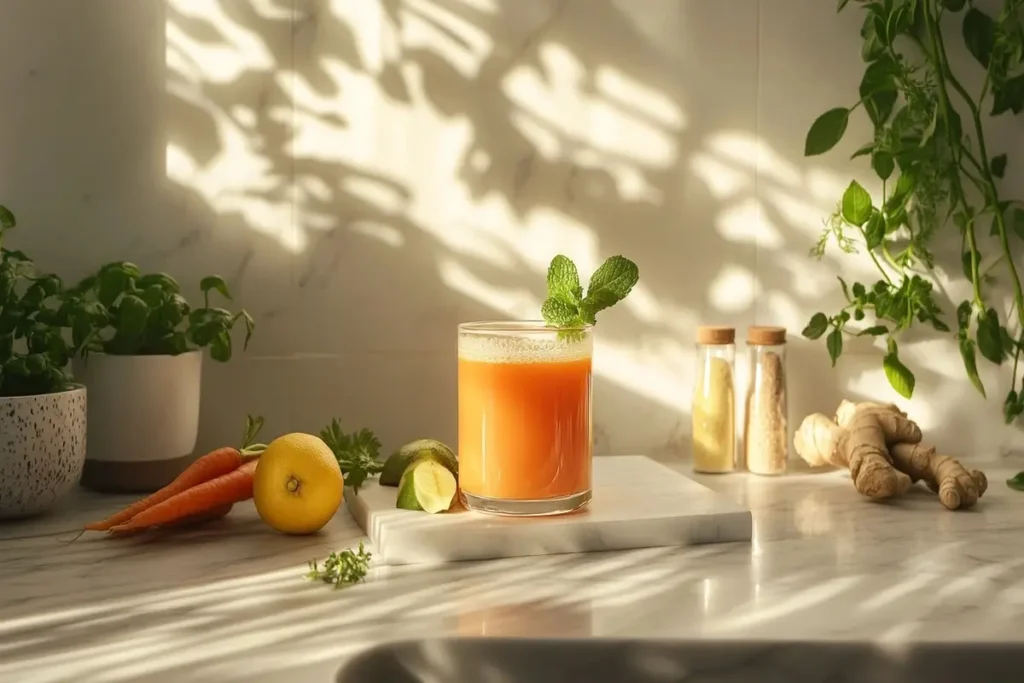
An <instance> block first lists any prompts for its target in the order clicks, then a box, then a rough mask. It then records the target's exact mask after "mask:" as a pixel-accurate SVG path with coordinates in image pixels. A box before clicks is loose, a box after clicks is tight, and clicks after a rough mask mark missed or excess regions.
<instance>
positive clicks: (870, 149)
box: [850, 142, 875, 159]
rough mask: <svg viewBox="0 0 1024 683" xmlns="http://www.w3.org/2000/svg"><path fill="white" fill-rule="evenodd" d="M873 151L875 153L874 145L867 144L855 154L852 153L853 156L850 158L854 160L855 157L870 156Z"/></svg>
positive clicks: (871, 143)
mask: <svg viewBox="0 0 1024 683" xmlns="http://www.w3.org/2000/svg"><path fill="white" fill-rule="evenodd" d="M874 151H875V143H874V142H869V143H868V144H866V145H863V146H862V147H860V148H858V149H857V151H856V152H854V153H853V154H851V155H850V158H851V159H856V158H857V157H863V156H867V155H868V154H871V153H873V152H874Z"/></svg>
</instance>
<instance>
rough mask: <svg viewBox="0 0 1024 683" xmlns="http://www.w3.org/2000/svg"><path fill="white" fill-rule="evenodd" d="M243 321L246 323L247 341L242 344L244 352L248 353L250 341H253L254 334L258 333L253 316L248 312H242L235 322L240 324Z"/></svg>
mask: <svg viewBox="0 0 1024 683" xmlns="http://www.w3.org/2000/svg"><path fill="white" fill-rule="evenodd" d="M239 319H241V320H242V322H243V323H245V341H244V342H243V343H242V350H243V351H246V350H248V348H249V340H251V339H252V333H253V332H255V331H256V323H255V321H253V319H252V316H251V315H249V312H248V311H246V310H242V311H240V312H239V313H238V314H237V315H236V316H235V320H234V322H238V320H239Z"/></svg>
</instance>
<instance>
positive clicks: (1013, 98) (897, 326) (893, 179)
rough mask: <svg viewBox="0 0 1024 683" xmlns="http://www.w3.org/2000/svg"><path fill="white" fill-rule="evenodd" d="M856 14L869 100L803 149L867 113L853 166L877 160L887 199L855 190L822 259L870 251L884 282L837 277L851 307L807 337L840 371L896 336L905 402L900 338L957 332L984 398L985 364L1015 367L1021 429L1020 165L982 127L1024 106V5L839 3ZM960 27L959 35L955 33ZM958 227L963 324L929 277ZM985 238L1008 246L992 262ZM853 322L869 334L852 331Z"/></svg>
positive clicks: (890, 348)
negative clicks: (976, 74)
mask: <svg viewBox="0 0 1024 683" xmlns="http://www.w3.org/2000/svg"><path fill="white" fill-rule="evenodd" d="M848 5H851V6H859V7H860V8H861V9H862V10H863V11H864V23H863V26H862V28H861V36H862V38H863V47H862V57H863V59H864V62H865V63H866V68H865V70H864V76H863V78H862V79H861V82H860V88H859V93H858V95H857V99H856V101H855V103H854V104H853V106H851V107H839V108H835V109H831V110H829V111H827V112H825V113H824V114H822V115H821V116H820V117H818V119H817V120H815V122H814V123H813V125H812V126H811V128H810V131H809V132H808V134H807V140H806V145H805V150H804V153H805V155H806V156H815V155H818V154H823V153H825V152H828V151H829V150H831V149H832V148H833V147H834V146H835V145H836V144H837V143H838V142H839V141H840V140H841V139H842V138H843V135H844V134H845V133H846V129H847V124H848V122H849V119H850V115H851V114H852V113H853V112H854V111H855V110H856V109H857V108H859V107H863V108H864V110H865V112H866V113H867V115H868V117H869V118H870V119H871V122H872V124H873V127H874V130H873V136H872V139H871V140H869V141H867V142H866V144H864V145H863V146H862V147H860V148H859V149H858V150H857V151H856V152H855V154H854V157H861V156H865V157H870V160H871V167H872V169H873V170H874V172H875V173H876V174H877V175H878V177H879V178H880V179H881V181H882V196H881V198H880V201H878V202H877V203H876V202H874V201H873V200H872V197H871V195H870V194H869V193H868V192H867V190H865V189H864V188H863V187H862V186H861V185H860V184H859V183H857V182H856V181H853V182H851V183H850V185H849V187H848V188H847V190H846V191H845V193H844V194H843V197H842V199H841V201H840V202H839V204H838V206H837V208H836V211H835V212H834V213H833V214H832V215H831V216H830V217H829V218H828V220H827V221H826V226H825V230H824V232H823V233H822V235H821V238H820V240H819V241H818V243H817V244H816V245H815V247H814V248H813V249H812V254H813V255H815V256H816V257H818V258H820V257H821V256H822V255H823V254H824V253H825V249H826V247H827V246H828V245H829V244H834V245H835V246H837V247H838V248H839V249H840V250H841V251H843V252H846V253H854V252H856V251H858V250H860V249H863V250H864V251H866V252H867V254H868V255H869V256H870V258H871V261H872V262H873V263H874V265H875V267H876V268H877V270H878V273H879V278H878V279H877V280H876V281H875V282H853V283H850V284H848V283H847V282H845V281H844V280H843V279H842V278H839V282H840V285H841V286H842V290H843V294H844V295H845V297H846V301H847V303H846V305H845V306H844V307H843V308H842V309H841V310H839V311H838V312H836V313H835V314H833V315H827V314H825V313H815V314H814V316H813V317H812V318H811V320H810V321H809V323H808V324H807V327H806V328H805V329H804V331H803V334H804V336H805V337H807V338H809V339H820V338H824V339H825V343H826V346H827V347H828V352H829V356H830V357H831V359H832V364H833V366H834V365H835V363H836V361H837V359H838V358H839V357H840V356H841V354H842V352H843V339H844V336H845V335H857V336H874V337H885V338H886V342H887V343H886V353H885V356H884V358H883V361H882V363H883V368H884V370H885V374H886V377H887V378H888V380H889V383H890V384H891V385H892V387H893V389H895V390H896V391H897V392H898V393H900V394H901V395H902V396H904V397H906V398H910V397H911V396H912V395H913V392H914V384H915V379H914V373H913V371H912V370H911V369H910V368H909V367H907V366H906V365H905V364H904V363H903V362H902V361H901V360H900V357H899V347H898V344H897V337H898V336H899V335H900V333H901V332H904V331H906V330H907V329H909V328H911V327H912V326H915V325H930V326H931V327H933V328H934V329H936V330H938V331H940V332H948V333H951V334H954V335H955V337H956V341H957V345H958V347H959V350H960V356H961V358H962V359H963V365H964V369H965V370H966V373H967V376H968V378H969V379H970V381H971V383H972V384H973V385H974V386H975V388H977V390H978V391H979V392H980V393H981V394H982V396H984V395H985V386H984V384H983V383H982V380H981V377H980V376H979V374H978V361H979V359H978V355H981V356H982V357H983V358H984V359H985V360H987V361H989V362H991V363H995V364H996V365H1003V364H1009V363H1012V366H1013V385H1012V387H1011V389H1010V391H1009V393H1008V394H1007V396H1006V399H1005V401H1004V404H1003V416H1004V418H1005V420H1006V422H1007V423H1009V422H1012V421H1013V420H1014V419H1016V418H1017V417H1018V416H1020V415H1021V414H1022V413H1024V378H1022V377H1021V376H1020V375H1019V371H1020V370H1021V369H1022V368H1020V367H1019V365H1020V356H1021V349H1022V348H1024V291H1022V288H1021V277H1020V273H1019V271H1018V266H1017V264H1015V263H1014V259H1013V256H1014V254H1013V250H1014V249H1015V248H1019V246H1020V245H1019V244H1015V243H1016V242H1017V241H1018V240H1024V202H1022V201H1020V200H1018V199H1013V198H1008V197H1004V196H1003V195H1002V193H1001V189H1000V187H999V184H998V180H999V179H1000V178H1002V177H1003V175H1004V173H1005V172H1006V168H1007V164H1008V163H1009V161H1008V158H1007V155H1006V154H1004V153H998V152H996V151H995V150H992V149H991V148H990V147H989V143H988V140H987V139H986V137H985V128H984V124H985V121H986V120H987V119H988V118H989V117H997V116H1003V115H1006V114H1018V113H1020V112H1021V110H1022V109H1024V26H1022V22H1021V8H1022V6H1024V0H1004V1H1003V3H1002V9H1001V11H1000V12H999V13H998V15H994V14H989V13H986V12H985V11H983V10H982V9H980V8H979V7H977V6H975V3H974V2H972V1H971V0H880V1H875V2H866V1H864V0H853V1H852V2H851V0H840V1H839V11H840V12H842V11H843V10H844V9H845V8H846V7H847V6H848ZM950 15H956V16H955V19H954V17H953V16H950ZM952 27H956V31H955V32H956V33H958V34H959V35H958V36H953V35H949V34H951V33H953V32H954V31H952V30H951V28H952ZM953 40H962V41H963V42H964V43H965V44H966V47H967V49H968V51H969V52H970V54H971V55H973V57H974V59H976V60H977V61H978V62H979V63H980V64H981V66H982V67H984V69H985V77H984V81H983V84H982V86H981V88H980V90H978V91H977V92H976V93H975V94H972V93H971V91H970V90H968V88H967V87H965V85H964V83H963V81H961V79H960V78H959V77H958V76H957V75H956V73H955V72H954V70H953V68H952V66H951V65H950V60H949V56H948V52H947V43H950V44H951V43H952V41H953ZM958 111H962V112H965V113H966V114H967V116H966V117H965V118H961V115H960V114H959V113H958ZM950 224H952V225H955V226H956V229H957V230H958V231H959V234H960V239H961V256H962V258H961V262H962V266H963V272H964V275H965V276H966V277H967V278H968V280H969V281H970V282H971V284H972V291H971V296H970V298H968V299H966V300H964V301H962V302H960V304H959V305H958V306H957V309H956V318H955V322H954V324H955V328H954V327H952V326H951V324H950V323H947V321H946V318H945V317H944V315H943V312H942V309H941V308H940V306H939V305H938V302H937V301H936V300H935V292H934V290H933V287H932V281H931V279H929V277H928V275H929V274H930V273H931V272H932V271H933V269H934V267H935V258H934V255H933V251H932V243H933V241H934V238H935V237H936V235H937V234H945V232H946V230H947V228H946V226H947V225H950ZM986 231H987V232H988V234H990V235H991V236H992V237H993V238H995V239H994V242H995V244H997V245H998V247H997V249H995V250H990V253H983V252H982V250H981V245H980V243H981V239H982V237H983V236H984V234H985V232H986ZM996 283H1001V284H1004V285H1005V284H1007V283H1008V284H1009V285H1010V286H1011V288H1012V292H1013V300H1012V305H1011V306H1010V308H1009V310H1008V311H1007V312H1006V313H1005V314H1002V313H1001V312H1000V311H999V310H998V308H997V306H998V304H997V302H996V298H997V292H996V291H995V285H996ZM851 319H852V320H856V321H865V323H864V324H866V325H868V326H867V327H864V328H863V329H860V330H858V331H854V330H852V329H849V328H848V323H849V322H850V320H851ZM865 319H866V320H865Z"/></svg>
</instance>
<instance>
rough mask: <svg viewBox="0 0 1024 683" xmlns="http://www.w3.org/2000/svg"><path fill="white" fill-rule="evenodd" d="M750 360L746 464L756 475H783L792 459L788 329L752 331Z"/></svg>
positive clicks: (744, 460) (748, 338)
mask: <svg viewBox="0 0 1024 683" xmlns="http://www.w3.org/2000/svg"><path fill="white" fill-rule="evenodd" d="M747 358H748V366H747V367H748V368H749V373H750V381H749V384H748V385H747V395H746V403H745V408H746V410H745V417H744V429H743V463H744V465H745V467H746V468H747V470H748V471H749V472H753V473H754V474H766V475H775V474H783V473H784V472H785V471H786V465H787V461H788V459H789V406H788V404H787V402H786V329H785V328H784V327H751V328H749V329H748V330H747Z"/></svg>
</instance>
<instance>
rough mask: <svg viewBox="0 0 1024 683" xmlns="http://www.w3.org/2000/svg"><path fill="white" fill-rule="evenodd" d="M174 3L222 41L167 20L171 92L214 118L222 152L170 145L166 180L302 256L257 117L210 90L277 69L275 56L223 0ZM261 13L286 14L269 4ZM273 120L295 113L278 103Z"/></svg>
mask: <svg viewBox="0 0 1024 683" xmlns="http://www.w3.org/2000/svg"><path fill="white" fill-rule="evenodd" d="M170 6H171V8H172V9H173V10H174V11H175V12H179V13H181V14H183V15H185V16H187V17H190V18H192V19H196V20H202V21H204V22H207V23H209V24H210V25H212V27H213V28H214V29H215V30H216V31H217V32H218V33H219V34H220V35H221V37H222V40H221V41H220V42H219V43H207V42H203V41H199V40H195V39H193V38H192V37H190V36H189V34H188V33H187V32H186V31H185V30H183V29H182V28H181V27H179V26H178V25H177V24H176V23H175V21H174V19H173V18H168V20H167V22H166V25H165V38H166V53H165V60H166V65H167V92H168V95H169V96H170V97H173V98H176V99H178V100H180V101H181V102H183V103H185V104H186V105H187V106H190V107H193V108H195V109H197V110H200V111H202V112H203V113H204V114H205V115H206V116H208V117H209V118H210V120H211V121H212V122H213V127H214V130H215V133H216V139H217V148H216V151H215V152H214V153H213V154H212V156H211V157H210V158H209V160H206V161H203V162H200V161H198V160H197V158H196V157H197V155H196V154H195V153H193V150H192V149H191V148H190V147H191V146H190V145H189V144H188V142H187V141H185V140H173V139H172V140H169V141H168V143H167V148H166V162H165V163H166V173H167V177H168V178H169V179H170V180H171V181H173V182H175V183H177V184H178V185H180V186H182V187H184V188H187V189H189V190H191V191H193V192H195V193H197V194H198V195H200V196H201V197H203V199H204V200H205V201H206V202H207V203H208V204H209V206H210V207H211V208H212V209H213V210H214V211H216V212H218V213H220V214H238V215H240V216H241V217H242V218H243V219H244V220H245V221H246V223H247V224H248V225H249V226H251V227H252V228H253V229H254V230H256V231H257V232H260V233H262V234H264V235H267V236H269V237H272V238H274V239H276V240H277V241H278V242H279V243H280V244H281V246H283V247H285V248H286V249H289V250H291V251H300V250H301V249H303V248H304V246H305V243H304V241H303V239H302V236H301V235H300V234H299V233H298V232H297V231H296V230H295V229H294V227H293V224H292V212H291V197H290V194H289V192H288V187H287V180H286V179H283V178H281V177H280V175H279V174H278V173H277V172H276V171H275V170H274V167H273V164H272V162H271V161H270V160H269V159H267V158H266V157H265V155H264V154H263V153H262V152H261V148H262V146H263V141H262V140H261V139H260V135H259V133H258V131H257V128H256V118H257V117H256V114H255V112H253V110H252V109H251V108H249V107H245V106H241V105H234V106H232V107H230V109H225V108H222V107H221V106H218V104H217V103H215V102H213V101H212V100H211V99H210V98H209V97H208V96H207V95H206V94H205V93H204V87H216V86H220V85H224V84H229V83H233V82H235V81H236V80H237V79H238V78H239V77H240V76H242V75H244V74H248V73H253V72H268V71H270V70H272V69H273V68H274V67H275V64H274V60H273V57H272V56H271V54H270V52H269V51H268V50H267V47H266V45H265V44H264V42H263V39H262V38H261V37H260V36H258V35H257V34H255V33H254V32H252V31H251V30H249V29H247V28H245V27H243V26H239V25H238V24H236V23H235V22H234V21H232V20H231V19H230V17H228V16H227V14H226V13H225V12H224V10H223V7H222V6H221V5H220V4H219V3H211V2H204V1H202V0H170ZM254 8H255V9H257V10H258V11H266V12H270V13H273V12H275V11H277V12H279V10H275V9H274V6H273V5H272V4H268V3H265V2H264V3H258V5H254ZM261 8H262V9H261ZM285 17H290V13H288V14H286V15H285ZM266 115H267V116H268V117H269V118H270V119H272V120H274V119H276V120H278V121H282V120H287V118H288V116H289V109H288V107H287V106H274V105H271V106H269V107H268V108H267V112H266Z"/></svg>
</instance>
